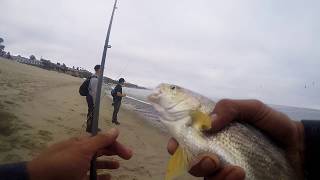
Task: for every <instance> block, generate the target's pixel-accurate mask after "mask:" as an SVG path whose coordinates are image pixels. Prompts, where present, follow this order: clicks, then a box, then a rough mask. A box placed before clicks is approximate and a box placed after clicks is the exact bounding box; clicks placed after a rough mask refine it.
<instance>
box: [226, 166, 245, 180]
mask: <svg viewBox="0 0 320 180" xmlns="http://www.w3.org/2000/svg"><path fill="white" fill-rule="evenodd" d="M245 178H246V174H245V172H244V171H243V169H242V168H240V167H235V168H234V169H233V170H232V171H231V172H230V173H229V174H228V175H227V176H226V177H225V180H235V179H236V180H244V179H245Z"/></svg>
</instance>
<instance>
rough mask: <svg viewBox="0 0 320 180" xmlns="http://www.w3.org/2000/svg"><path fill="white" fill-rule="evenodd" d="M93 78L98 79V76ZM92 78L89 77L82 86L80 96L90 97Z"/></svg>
mask: <svg viewBox="0 0 320 180" xmlns="http://www.w3.org/2000/svg"><path fill="white" fill-rule="evenodd" d="M92 77H96V76H92ZM92 77H88V78H87V79H86V80H85V81H84V82H83V83H82V84H81V86H80V88H79V94H80V95H81V96H88V95H89V84H90V79H91V78H92Z"/></svg>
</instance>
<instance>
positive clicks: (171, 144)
mask: <svg viewBox="0 0 320 180" xmlns="http://www.w3.org/2000/svg"><path fill="white" fill-rule="evenodd" d="M178 146H179V144H178V142H177V141H176V140H175V139H174V138H170V139H169V142H168V145H167V150H168V152H169V154H171V155H173V154H174V152H176V150H177V148H178Z"/></svg>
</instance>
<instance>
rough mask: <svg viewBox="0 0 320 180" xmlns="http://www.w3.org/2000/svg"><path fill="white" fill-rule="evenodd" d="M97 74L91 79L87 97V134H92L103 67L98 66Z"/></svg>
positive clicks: (95, 68) (96, 68)
mask: <svg viewBox="0 0 320 180" xmlns="http://www.w3.org/2000/svg"><path fill="white" fill-rule="evenodd" d="M94 70H95V74H94V75H93V76H91V77H90V80H89V86H88V91H89V93H88V94H87V96H86V100H87V104H88V114H87V128H86V131H87V132H91V124H92V120H93V112H94V104H95V99H96V94H97V86H98V76H100V75H101V66H100V65H96V66H95V67H94Z"/></svg>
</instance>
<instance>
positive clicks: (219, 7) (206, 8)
mask: <svg viewBox="0 0 320 180" xmlns="http://www.w3.org/2000/svg"><path fill="white" fill-rule="evenodd" d="M112 4H113V1H111V0H94V1H88V0H51V1H49V0H28V1H25V0H1V1H0V37H3V38H4V39H5V43H4V44H5V45H6V50H7V51H10V52H12V54H21V55H23V56H30V55H31V54H34V55H35V56H36V57H37V58H40V57H41V56H42V57H43V58H45V59H50V60H52V61H53V62H57V61H58V62H64V63H65V64H67V65H68V66H71V67H72V66H73V65H74V66H80V67H84V68H86V69H88V70H92V68H93V66H94V65H95V64H99V63H100V61H101V54H102V50H103V44H104V39H105V34H106V30H107V24H108V21H109V18H110V14H111V11H112ZM118 7H119V8H118V10H117V11H116V14H115V19H114V24H113V29H112V32H111V42H110V44H111V45H112V48H111V49H109V52H108V57H107V64H106V70H105V74H106V75H107V76H109V77H111V78H119V76H123V77H124V78H125V79H126V80H127V81H129V82H133V83H137V84H139V85H142V86H147V87H154V86H156V85H157V84H159V83H160V82H167V83H174V84H178V85H181V86H183V87H187V88H189V89H192V90H195V91H197V92H200V93H202V94H204V95H207V96H209V97H218V98H222V97H228V98H258V99H261V100H263V101H265V102H267V103H271V104H282V105H291V106H300V107H310V108H317V109H320V71H319V68H320V34H319V32H320V21H319V19H320V11H319V9H320V1H317V0H314V1H308V0H306V1H298V0H282V1H279V0H268V1H256V0H242V1H239V0H223V1H222V0H219V1H216V0H198V1H195V0H193V1H190V0H183V1H182V0H176V1H172V0H161V1H159V0H158V1H156V0H120V1H119V3H118ZM305 87H306V88H305Z"/></svg>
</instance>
